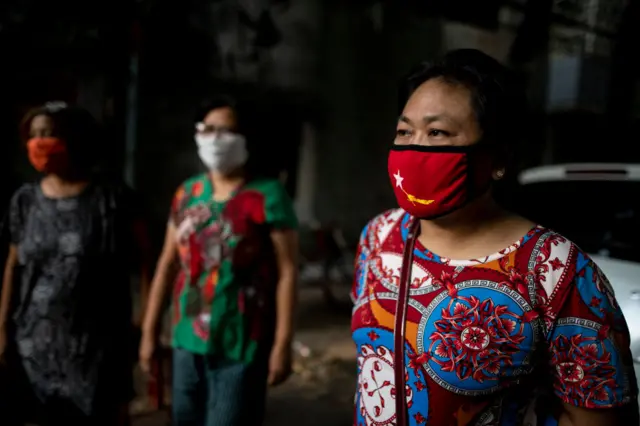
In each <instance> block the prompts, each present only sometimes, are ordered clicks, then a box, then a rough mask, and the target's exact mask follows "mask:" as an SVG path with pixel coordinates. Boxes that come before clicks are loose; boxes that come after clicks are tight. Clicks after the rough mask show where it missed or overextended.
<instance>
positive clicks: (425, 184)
mask: <svg viewBox="0 0 640 426" xmlns="http://www.w3.org/2000/svg"><path fill="white" fill-rule="evenodd" d="M388 167H389V178H390V179H391V184H392V186H393V190H394V192H395V194H396V199H397V200H398V204H399V205H400V207H402V209H404V210H405V211H406V212H407V213H409V214H411V215H412V216H414V217H417V218H420V219H435V218H437V217H440V216H444V215H446V214H449V213H451V212H453V211H455V210H457V209H459V208H461V207H462V206H464V205H465V204H467V203H468V202H469V201H472V200H473V199H475V198H477V197H479V196H480V195H482V194H484V193H485V192H486V191H487V190H488V189H489V187H490V186H491V181H492V178H491V174H492V171H493V161H492V158H491V156H490V155H489V153H488V152H487V151H486V150H484V149H481V148H479V147H478V146H476V145H473V146H423V145H395V146H393V147H392V148H391V152H390V153H389V162H388Z"/></svg>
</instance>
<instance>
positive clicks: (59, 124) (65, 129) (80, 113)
mask: <svg viewBox="0 0 640 426" xmlns="http://www.w3.org/2000/svg"><path fill="white" fill-rule="evenodd" d="M42 115H44V116H47V117H49V118H51V120H52V121H53V126H54V132H55V134H56V136H58V137H60V138H62V139H64V140H65V143H66V144H67V147H68V149H69V155H70V157H71V161H72V162H73V164H74V167H78V168H82V169H90V168H92V167H94V166H95V165H96V163H97V161H98V155H97V149H98V147H99V146H100V141H99V140H98V139H99V138H100V137H101V136H102V133H101V131H100V126H99V124H98V122H97V121H96V119H95V118H94V117H93V115H91V113H90V112H89V111H87V110H86V109H84V108H81V107H77V106H69V105H67V104H66V103H64V102H48V103H46V104H44V105H42V106H40V107H37V108H33V109H31V110H30V111H29V112H27V114H26V115H25V116H24V118H23V119H22V122H21V124H20V135H21V137H22V139H23V141H27V140H28V139H29V134H30V130H31V122H32V121H33V119H34V118H35V117H38V116H42Z"/></svg>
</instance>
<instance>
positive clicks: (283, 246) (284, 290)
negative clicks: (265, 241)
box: [271, 230, 298, 347]
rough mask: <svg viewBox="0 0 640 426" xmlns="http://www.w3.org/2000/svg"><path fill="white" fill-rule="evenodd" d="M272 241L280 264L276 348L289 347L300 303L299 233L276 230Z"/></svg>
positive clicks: (272, 234)
mask: <svg viewBox="0 0 640 426" xmlns="http://www.w3.org/2000/svg"><path fill="white" fill-rule="evenodd" d="M271 240H272V241H273V246H274V248H275V252H276V261H277V263H278V277H279V278H278V287H277V290H276V332H275V340H274V346H275V347H288V346H289V345H290V344H291V340H292V338H293V321H294V315H295V309H296V305H297V301H298V287H297V286H296V280H297V276H298V260H297V257H298V256H297V255H298V233H297V232H296V231H293V230H275V231H272V232H271Z"/></svg>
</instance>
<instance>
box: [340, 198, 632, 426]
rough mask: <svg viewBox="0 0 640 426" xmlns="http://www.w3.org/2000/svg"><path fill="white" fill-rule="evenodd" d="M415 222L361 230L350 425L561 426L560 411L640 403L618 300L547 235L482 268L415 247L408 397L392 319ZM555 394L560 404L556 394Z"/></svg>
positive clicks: (583, 262) (394, 219)
mask: <svg viewBox="0 0 640 426" xmlns="http://www.w3.org/2000/svg"><path fill="white" fill-rule="evenodd" d="M411 222H412V218H411V217H410V215H409V214H408V213H406V212H404V211H403V210H400V209H398V210H392V211H389V212H387V213H385V214H382V215H380V216H378V217H376V218H375V219H373V220H372V221H371V222H370V223H369V224H368V225H367V226H366V228H365V229H364V231H363V233H362V236H361V240H360V244H359V249H358V256H357V260H356V262H357V264H356V280H355V284H354V287H353V290H352V298H353V300H354V303H355V307H354V309H353V317H352V331H353V339H354V341H355V343H356V345H357V351H358V360H357V363H358V386H357V392H356V410H355V418H354V424H355V425H358V426H378V425H380V426H381V425H393V424H396V412H395V411H396V406H395V398H396V397H397V396H398V395H401V394H402V395H404V397H405V398H406V399H407V406H408V419H409V424H411V425H437V426H449V425H452V426H453V425H455V426H472V425H473V426H475V425H482V426H494V425H495V426H498V425H510V426H511V425H529V424H531V425H545V426H551V425H557V424H558V419H557V417H558V414H557V413H558V412H559V410H558V409H561V405H560V403H561V402H564V403H566V404H571V405H575V406H577V407H582V408H587V409H597V408H609V407H616V406H621V405H624V404H629V403H634V404H635V403H636V402H635V401H636V399H635V398H636V395H637V386H636V383H635V375H634V373H633V366H632V359H631V353H630V351H629V332H628V330H627V326H626V323H625V319H624V317H623V315H622V312H621V311H620V308H619V307H618V304H617V302H616V299H615V297H614V294H613V290H612V288H611V286H610V284H609V282H608V281H607V279H606V278H605V276H604V275H603V274H602V272H601V271H600V270H599V269H598V267H597V266H596V265H595V264H594V263H593V261H592V260H591V259H590V258H589V256H588V255H586V254H585V253H584V252H582V251H581V250H580V249H579V248H578V247H576V245H575V244H573V243H572V242H571V241H568V240H567V239H566V238H564V237H562V236H561V235H559V234H557V233H555V232H553V231H551V230H549V229H545V228H543V227H540V226H538V227H535V228H533V229H531V230H530V231H529V232H528V233H527V234H526V235H525V236H523V237H522V238H521V239H520V240H519V241H517V242H515V243H514V244H513V245H511V246H510V247H508V248H506V249H504V250H502V251H500V252H499V253H495V254H493V255H491V256H487V257H485V258H482V259H474V260H468V261H460V260H450V259H445V258H443V257H439V256H438V255H436V254H434V253H432V252H430V251H428V250H427V249H425V248H424V247H423V246H422V245H420V242H419V241H416V242H415V250H414V260H413V265H412V272H411V277H412V279H411V281H410V283H411V284H410V290H409V302H408V308H407V312H406V317H407V320H406V321H407V322H406V331H405V342H404V344H405V357H404V359H405V362H404V364H405V368H406V376H405V377H406V379H405V382H406V387H405V389H404V390H402V391H399V390H397V389H396V388H395V385H394V383H395V379H394V368H395V367H394V352H393V351H394V316H395V312H396V302H397V300H398V285H399V281H400V268H401V265H402V260H403V249H404V245H405V241H406V240H407V235H408V232H409V225H410V223H411ZM554 395H555V396H554Z"/></svg>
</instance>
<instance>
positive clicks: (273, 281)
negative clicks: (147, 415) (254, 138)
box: [140, 98, 298, 426]
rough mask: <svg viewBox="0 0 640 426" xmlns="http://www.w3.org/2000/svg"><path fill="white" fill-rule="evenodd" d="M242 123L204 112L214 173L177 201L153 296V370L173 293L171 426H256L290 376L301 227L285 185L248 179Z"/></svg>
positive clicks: (145, 357) (201, 138)
mask: <svg viewBox="0 0 640 426" xmlns="http://www.w3.org/2000/svg"><path fill="white" fill-rule="evenodd" d="M241 119H242V117H241V116H240V115H239V114H238V109H237V106H236V105H235V102H234V101H233V100H230V99H227V98H219V99H216V100H214V101H212V102H211V103H208V104H207V105H205V106H204V108H203V109H201V110H200V111H199V113H198V115H197V118H196V125H195V142H196V147H197V153H198V155H199V156H200V159H201V160H202V162H203V163H204V165H205V166H206V167H207V169H208V171H207V172H206V173H203V174H200V175H197V176H195V177H193V178H191V179H189V180H187V181H186V182H184V184H182V185H181V186H180V188H179V189H178V190H177V192H176V194H175V197H174V199H173V203H172V205H171V213H170V217H169V223H168V225H167V231H166V237H165V243H164V248H163V251H162V254H161V257H160V260H159V262H158V266H157V269H156V275H155V277H154V280H153V282H152V285H151V292H150V297H149V304H148V310H147V312H146V316H145V320H144V325H143V338H142V345H141V348H140V361H141V366H142V367H143V369H144V370H146V371H149V363H150V360H151V358H152V355H153V353H154V351H155V349H156V339H157V334H158V330H157V329H158V327H159V319H160V316H161V309H162V303H163V300H164V298H165V295H166V293H167V291H168V289H169V288H170V287H171V286H172V285H173V288H174V290H173V301H172V305H173V313H172V317H173V348H174V349H173V387H172V389H173V390H172V404H173V424H174V425H175V426H192V425H193V426H254V425H260V424H261V423H262V418H263V414H264V408H265V407H264V405H265V396H266V388H267V384H270V385H277V384H279V383H281V382H283V381H284V380H285V379H286V378H287V377H288V375H289V374H290V370H291V344H292V340H291V339H292V334H293V326H292V322H293V315H294V308H295V303H296V286H295V285H296V274H297V260H296V256H297V251H298V235H297V231H296V229H297V219H296V216H295V213H294V210H293V205H292V201H291V199H290V198H289V196H288V195H287V193H286V192H285V189H284V188H283V186H282V185H281V184H280V182H278V181H277V180H265V179H257V178H254V177H253V176H250V175H249V173H248V170H247V169H246V163H247V159H248V152H247V147H246V140H245V137H244V136H243V134H246V133H245V132H243V130H242V127H241V126H240V125H241V124H242V123H241V122H240V121H239V120H241ZM176 269H177V277H176V275H175V273H176Z"/></svg>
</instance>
